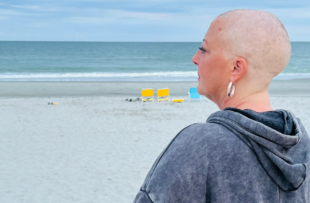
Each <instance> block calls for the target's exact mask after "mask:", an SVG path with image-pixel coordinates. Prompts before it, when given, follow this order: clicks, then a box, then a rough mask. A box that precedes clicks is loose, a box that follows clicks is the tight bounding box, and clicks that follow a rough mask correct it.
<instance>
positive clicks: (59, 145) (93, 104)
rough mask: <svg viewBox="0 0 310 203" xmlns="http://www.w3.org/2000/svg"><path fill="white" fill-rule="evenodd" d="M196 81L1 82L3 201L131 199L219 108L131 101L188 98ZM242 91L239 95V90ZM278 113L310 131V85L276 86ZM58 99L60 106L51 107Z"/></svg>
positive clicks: (280, 83) (274, 95)
mask: <svg viewBox="0 0 310 203" xmlns="http://www.w3.org/2000/svg"><path fill="white" fill-rule="evenodd" d="M196 85H197V83H196V82H0V112H1V113H0V120H1V123H0V139H1V142H0V149H1V153H0V159H1V164H0V171H1V172H0V180H1V181H0V202H3V203H11V202H23V203H24V202H25V203H26V202H27V203H36V202H38V203H42V202H44V203H55V202H61V203H73V202H74V203H77V202H91V203H97V202H98V203H99V202H101V203H102V202H104V203H110V202H111V203H116V202H119V203H123V202H124V203H125V202H132V201H133V199H134V197H135V195H136V194H137V192H138V191H139V188H140V186H141V185H142V182H143V180H144V178H145V176H146V174H147V172H148V171H149V169H150V168H151V166H152V164H153V162H154V161H155V159H156V158H157V156H158V155H159V153H160V152H161V151H162V150H163V149H164V148H165V147H166V146H167V145H168V144H169V142H170V141H171V140H172V139H173V137H174V136H175V135H176V134H177V133H178V132H179V131H180V130H182V129H183V128H184V127H186V126H187V125H190V124H192V123H200V122H205V121H206V119H207V118H208V116H209V115H210V114H212V113H213V112H215V111H217V110H218V108H217V106H216V105H215V104H213V103H212V102H210V101H208V100H207V101H205V102H191V103H189V102H184V103H170V102H162V103H157V102H152V103H151V102H149V103H141V102H126V101H125V99H126V98H132V99H134V98H137V97H139V96H140V91H141V89H142V88H147V87H151V88H154V90H156V89H157V88H163V87H168V88H170V94H171V97H172V98H185V99H186V98H187V91H188V89H189V88H190V87H195V86H196ZM236 91H238V90H236ZM270 96H271V104H272V107H273V108H274V109H287V110H290V111H291V112H293V113H294V114H295V115H296V116H297V117H299V118H300V119H301V120H302V122H303V124H304V125H305V127H306V129H307V130H308V132H310V119H309V114H310V108H308V105H309V104H310V80H309V79H299V80H287V81H273V82H272V84H271V87H270ZM49 102H56V103H57V105H48V103H49Z"/></svg>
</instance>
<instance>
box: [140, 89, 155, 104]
mask: <svg viewBox="0 0 310 203" xmlns="http://www.w3.org/2000/svg"><path fill="white" fill-rule="evenodd" d="M141 97H142V99H141V101H142V102H147V101H151V102H154V91H153V89H152V88H148V89H142V90H141Z"/></svg>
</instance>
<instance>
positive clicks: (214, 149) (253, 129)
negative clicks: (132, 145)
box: [134, 108, 310, 203]
mask: <svg viewBox="0 0 310 203" xmlns="http://www.w3.org/2000/svg"><path fill="white" fill-rule="evenodd" d="M309 162H310V141H309V137H308V135H307V132H306V130H305V128H304V126H303V125H302V124H301V122H300V120H299V119H298V118H296V117H295V116H294V115H293V114H292V113H290V112H288V111H285V110H276V111H269V112H262V113H257V112H255V111H252V110H239V109H234V108H226V109H225V110H223V111H218V112H215V113H214V114H212V115H211V116H210V117H209V118H208V120H207V123H201V124H193V125H190V126H188V127H186V128H185V129H183V130H182V131H181V132H180V133H179V134H178V135H177V136H176V137H175V138H174V139H173V140H172V142H171V143H170V144H169V145H168V146H167V148H166V149H165V150H164V151H163V152H162V153H161V154H160V156H159V157H158V158H157V160H156V161H155V163H154V165H153V167H152V168H151V170H150V171H149V173H148V175H147V177H146V178H145V181H144V183H143V185H142V187H141V189H140V191H139V193H138V194H137V196H136V198H135V200H134V202H136V203H140V202H144V203H151V202H154V203H155V202H156V203H170V202H186V203H196V202H212V203H215V202H217V203H226V202H227V203H228V202H229V203H245V202H246V203H249V202H264V203H267V202H271V203H278V202H279V203H280V202H281V203H285V202H289V203H297V202H303V203H305V202H310V200H309V195H310V193H309V192H310V190H309V187H310V185H309V178H308V177H307V176H308V175H309Z"/></svg>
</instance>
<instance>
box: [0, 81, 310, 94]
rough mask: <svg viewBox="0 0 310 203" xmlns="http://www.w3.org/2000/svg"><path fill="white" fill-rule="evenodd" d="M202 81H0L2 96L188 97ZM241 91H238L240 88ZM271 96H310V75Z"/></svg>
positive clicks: (276, 85)
mask: <svg viewBox="0 0 310 203" xmlns="http://www.w3.org/2000/svg"><path fill="white" fill-rule="evenodd" d="M197 85H198V82H191V81H171V82H167V81H164V82H163V81H152V82H145V81H128V82H120V81H115V82H110V81H108V82H106V81H104V82H86V81H83V82H81V81H70V82H64V81H57V82H41V81H38V82H37V81H36V82H34V81H29V82H16V81H6V82H0V97H1V98H9V97H133V98H136V97H140V96H141V95H140V94H141V89H143V88H153V89H154V94H155V95H156V90H157V89H160V88H169V90H170V96H171V97H174V96H177V97H183V98H187V92H188V90H189V88H190V87H197ZM236 91H238V90H236ZM269 94H270V96H310V78H309V79H292V80H273V81H272V82H271V84H270V87H269Z"/></svg>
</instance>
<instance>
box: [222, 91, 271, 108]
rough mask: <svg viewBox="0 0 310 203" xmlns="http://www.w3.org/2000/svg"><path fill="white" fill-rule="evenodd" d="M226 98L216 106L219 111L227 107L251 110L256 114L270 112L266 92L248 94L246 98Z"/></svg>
mask: <svg viewBox="0 0 310 203" xmlns="http://www.w3.org/2000/svg"><path fill="white" fill-rule="evenodd" d="M235 96H236V97H226V98H225V99H224V100H223V102H222V104H221V105H218V106H219V108H220V109H221V110H223V109H225V108H227V107H233V108H238V109H242V110H244V109H251V110H253V111H256V112H264V111H272V110H273V109H272V107H271V105H270V99H269V94H268V90H266V91H264V92H259V93H254V94H249V95H246V96H240V95H239V96H238V95H235Z"/></svg>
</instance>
